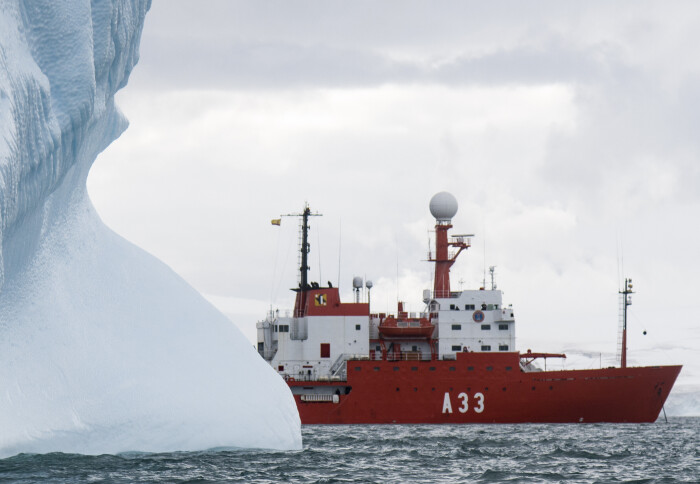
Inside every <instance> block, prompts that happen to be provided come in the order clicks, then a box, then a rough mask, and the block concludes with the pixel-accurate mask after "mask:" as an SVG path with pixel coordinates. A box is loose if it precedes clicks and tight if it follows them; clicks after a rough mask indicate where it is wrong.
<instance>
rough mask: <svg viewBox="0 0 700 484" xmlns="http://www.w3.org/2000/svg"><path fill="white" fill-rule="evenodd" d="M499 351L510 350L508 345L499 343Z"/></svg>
mask: <svg viewBox="0 0 700 484" xmlns="http://www.w3.org/2000/svg"><path fill="white" fill-rule="evenodd" d="M498 351H508V345H498Z"/></svg>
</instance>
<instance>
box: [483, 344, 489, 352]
mask: <svg viewBox="0 0 700 484" xmlns="http://www.w3.org/2000/svg"><path fill="white" fill-rule="evenodd" d="M481 351H491V345H481Z"/></svg>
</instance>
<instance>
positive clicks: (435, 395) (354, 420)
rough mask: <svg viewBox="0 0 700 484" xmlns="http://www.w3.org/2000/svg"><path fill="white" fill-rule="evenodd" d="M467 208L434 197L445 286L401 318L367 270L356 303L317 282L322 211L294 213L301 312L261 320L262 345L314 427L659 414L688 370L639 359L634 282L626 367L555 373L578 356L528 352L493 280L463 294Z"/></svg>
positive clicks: (438, 271)
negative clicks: (312, 272) (457, 268)
mask: <svg viewBox="0 0 700 484" xmlns="http://www.w3.org/2000/svg"><path fill="white" fill-rule="evenodd" d="M457 208H458V204H457V200H456V199H455V197H454V196H453V195H451V194H450V193H447V192H440V193H438V194H436V195H435V196H433V198H432V199H431V201H430V211H431V213H432V215H433V217H435V219H436V223H435V252H434V253H431V254H429V257H428V259H429V261H430V262H432V263H433V264H434V282H433V288H432V290H430V289H426V290H424V291H423V298H422V300H423V303H424V304H425V307H424V310H423V312H420V313H409V312H407V311H405V310H404V306H403V304H402V303H401V302H399V303H398V307H397V311H396V313H395V314H386V313H373V312H372V311H371V309H370V304H369V301H368V302H362V301H361V298H360V291H361V290H363V289H365V290H366V291H367V294H370V290H371V288H372V284H371V282H369V281H363V280H362V278H359V277H356V278H354V279H353V289H354V295H355V297H354V300H353V301H352V302H342V301H341V300H340V294H339V291H338V288H337V287H333V286H332V284H331V283H330V282H329V283H328V284H327V286H321V285H320V284H319V283H316V282H309V281H308V270H309V268H308V253H309V250H310V245H309V237H308V235H309V218H310V217H312V216H315V215H319V214H316V213H312V212H311V210H310V208H309V206H308V204H307V205H306V206H305V207H304V210H303V211H302V212H301V213H298V214H289V215H288V216H297V217H299V218H300V232H301V234H300V246H301V247H300V257H299V259H300V270H299V284H298V286H297V287H296V288H294V289H292V290H293V291H294V292H296V299H295V304H294V310H293V313H291V314H287V315H285V316H280V313H279V311H278V310H277V311H273V310H271V311H270V313H269V314H268V316H267V318H266V319H265V320H263V321H260V322H258V323H257V325H256V327H257V341H258V352H259V353H260V355H261V356H262V357H263V358H264V359H265V360H266V361H268V362H269V363H270V364H271V365H272V367H273V368H274V369H275V370H276V371H278V372H279V374H280V375H281V376H282V377H283V378H284V379H285V381H286V382H287V384H288V385H289V387H290V389H291V391H292V394H293V395H294V399H295V401H296V404H297V407H298V409H299V415H300V417H301V422H302V424H390V423H397V424H409V423H411V424H419V423H420V424H428V423H429V424H455V423H525V422H541V423H568V422H577V423H592V422H654V421H656V419H657V418H658V417H659V414H660V412H661V410H662V408H663V405H664V402H665V400H666V398H667V397H668V395H669V393H670V392H671V388H672V387H673V384H674V382H675V380H676V377H677V376H678V374H679V373H680V370H681V366H680V365H678V366H647V367H628V366H627V361H626V360H627V357H626V353H627V341H626V339H627V338H626V335H627V325H626V315H627V306H629V304H631V300H630V297H631V296H630V294H632V284H631V281H629V280H626V281H625V285H624V288H623V290H622V291H620V295H621V298H622V306H621V307H622V308H623V311H624V313H623V319H622V327H621V341H620V366H619V367H610V368H601V369H585V370H556V371H552V370H550V371H547V370H546V361H547V359H551V358H565V357H566V356H565V355H564V354H557V353H539V352H537V353H536V352H532V351H530V350H527V351H526V352H523V353H521V352H518V351H516V347H515V316H514V311H513V307H512V305H508V306H505V305H504V304H503V302H502V293H501V291H500V290H498V289H497V288H496V287H495V285H494V284H493V282H492V284H491V288H490V289H487V288H486V287H480V288H478V289H476V290H463V291H462V290H460V291H454V290H453V289H452V287H451V285H450V267H451V266H452V265H453V264H454V262H455V261H456V259H457V257H458V256H459V255H460V254H461V253H462V252H464V251H465V250H467V249H468V248H469V247H470V242H471V237H472V236H471V235H450V234H449V230H450V229H451V228H452V224H451V221H452V218H453V217H454V216H455V214H456V213H457ZM280 220H281V219H276V220H273V221H272V223H273V224H277V225H278V224H279V223H280ZM492 280H493V279H492ZM363 285H364V286H365V287H364V288H363ZM484 286H486V281H484ZM368 299H369V298H368ZM541 362H544V363H545V365H544V366H545V370H543V369H542V368H541V366H542V365H540V363H541ZM550 367H551V365H550Z"/></svg>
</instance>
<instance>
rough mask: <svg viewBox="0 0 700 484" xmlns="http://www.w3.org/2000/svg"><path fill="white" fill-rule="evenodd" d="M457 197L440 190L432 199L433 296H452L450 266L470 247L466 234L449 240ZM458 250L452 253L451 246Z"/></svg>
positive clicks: (455, 211) (431, 259) (456, 206)
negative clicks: (433, 241) (433, 218)
mask: <svg viewBox="0 0 700 484" xmlns="http://www.w3.org/2000/svg"><path fill="white" fill-rule="evenodd" d="M457 208H458V205H457V199H456V198H455V197H454V196H453V195H452V194H451V193H448V192H440V193H437V194H435V195H434V196H433V198H431V199H430V213H431V214H432V215H433V217H435V221H436V223H435V258H434V259H433V258H431V257H429V258H428V260H430V261H431V262H435V282H434V284H433V298H444V297H450V267H452V264H454V263H455V261H456V260H457V256H459V254H460V253H461V252H462V251H463V250H464V249H466V248H468V247H469V239H467V240H466V242H465V239H464V236H456V237H454V239H453V240H449V238H448V233H447V232H448V231H449V230H450V229H451V228H452V223H451V222H452V217H454V216H455V214H456V213H457ZM450 247H456V248H457V249H458V250H457V251H456V252H454V253H453V254H452V255H450V251H449V248H450Z"/></svg>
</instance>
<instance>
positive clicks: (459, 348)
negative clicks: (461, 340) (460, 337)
mask: <svg viewBox="0 0 700 484" xmlns="http://www.w3.org/2000/svg"><path fill="white" fill-rule="evenodd" d="M452 351H462V347H461V346H460V345H452Z"/></svg>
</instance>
